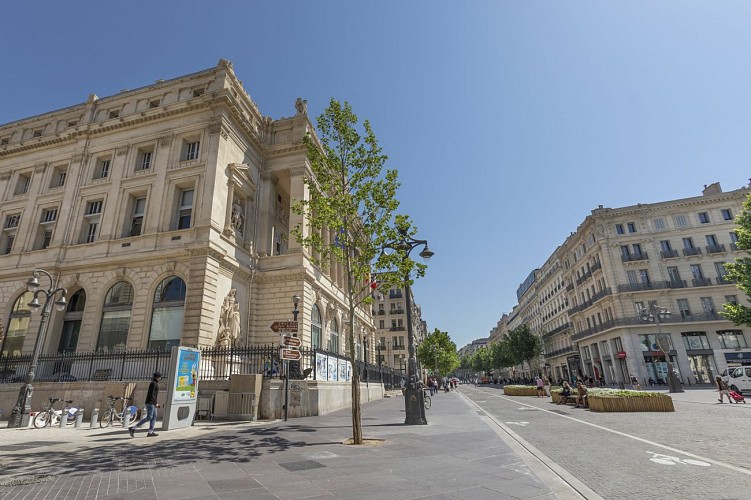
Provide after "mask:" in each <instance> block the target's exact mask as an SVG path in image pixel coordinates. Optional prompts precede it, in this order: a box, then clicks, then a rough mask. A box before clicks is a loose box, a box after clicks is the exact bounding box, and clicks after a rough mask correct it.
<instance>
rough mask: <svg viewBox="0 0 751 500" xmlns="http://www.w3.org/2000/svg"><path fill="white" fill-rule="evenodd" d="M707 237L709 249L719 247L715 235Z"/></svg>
mask: <svg viewBox="0 0 751 500" xmlns="http://www.w3.org/2000/svg"><path fill="white" fill-rule="evenodd" d="M705 237H706V238H707V246H709V247H716V246H717V237H716V236H715V235H714V234H708V235H706V236H705Z"/></svg>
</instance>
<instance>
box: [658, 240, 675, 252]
mask: <svg viewBox="0 0 751 500" xmlns="http://www.w3.org/2000/svg"><path fill="white" fill-rule="evenodd" d="M660 248H661V249H662V251H663V252H667V253H670V252H671V250H673V247H672V245H671V244H670V241H669V240H662V241H661V242H660Z"/></svg>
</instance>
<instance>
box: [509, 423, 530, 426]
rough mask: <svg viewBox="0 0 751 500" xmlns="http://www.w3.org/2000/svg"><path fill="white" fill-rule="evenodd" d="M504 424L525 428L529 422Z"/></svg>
mask: <svg viewBox="0 0 751 500" xmlns="http://www.w3.org/2000/svg"><path fill="white" fill-rule="evenodd" d="M506 423H507V424H509V425H520V426H522V427H526V425H527V424H528V423H529V422H506Z"/></svg>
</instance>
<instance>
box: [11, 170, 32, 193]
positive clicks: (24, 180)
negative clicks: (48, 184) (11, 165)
mask: <svg viewBox="0 0 751 500" xmlns="http://www.w3.org/2000/svg"><path fill="white" fill-rule="evenodd" d="M30 185H31V174H29V175H23V174H22V175H19V176H18V184H16V191H15V194H26V193H28V192H29V186H30Z"/></svg>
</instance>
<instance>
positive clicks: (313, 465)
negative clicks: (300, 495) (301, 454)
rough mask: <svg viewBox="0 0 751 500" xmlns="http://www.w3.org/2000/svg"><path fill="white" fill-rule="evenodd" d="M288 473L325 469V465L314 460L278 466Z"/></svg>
mask: <svg viewBox="0 0 751 500" xmlns="http://www.w3.org/2000/svg"><path fill="white" fill-rule="evenodd" d="M279 465H281V466H282V467H284V468H285V469H287V470H288V471H291V472H296V471H301V470H312V469H320V468H322V467H326V466H325V465H323V464H321V463H319V462H316V461H315V460H302V461H300V462H288V463H286V464H279Z"/></svg>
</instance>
